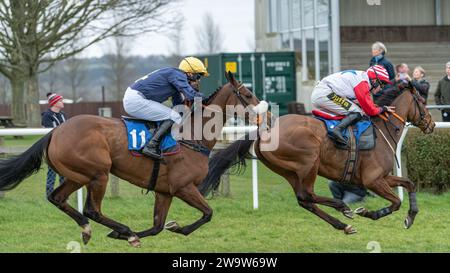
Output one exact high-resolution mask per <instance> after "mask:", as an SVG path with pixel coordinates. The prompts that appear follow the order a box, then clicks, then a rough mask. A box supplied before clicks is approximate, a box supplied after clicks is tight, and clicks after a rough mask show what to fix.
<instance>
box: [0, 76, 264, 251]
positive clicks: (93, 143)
mask: <svg viewBox="0 0 450 273" xmlns="http://www.w3.org/2000/svg"><path fill="white" fill-rule="evenodd" d="M226 76H227V79H228V83H227V84H225V85H224V86H223V87H221V88H220V89H218V90H217V91H216V92H215V93H214V94H212V95H211V96H210V97H209V98H208V99H206V100H205V101H204V104H206V106H204V109H203V111H209V110H211V109H212V108H210V107H208V105H210V106H211V107H212V105H215V107H216V108H214V109H218V108H217V106H218V107H220V109H221V110H222V112H220V111H219V114H220V115H221V118H222V114H223V117H225V113H226V107H227V106H236V105H243V106H244V107H246V106H249V105H250V108H251V107H252V105H257V104H258V103H259V100H258V99H257V98H256V97H255V96H254V95H253V94H252V93H251V92H250V91H249V90H248V89H247V88H246V87H245V86H244V85H243V84H240V83H239V82H238V81H237V80H236V79H235V78H234V76H233V75H232V74H231V73H228V74H227V75H226ZM211 111H213V110H211ZM213 112H214V111H213ZM216 112H217V111H216ZM192 113H193V112H192ZM192 113H191V114H192ZM211 114H212V113H210V114H209V115H204V116H203V118H202V127H203V125H205V123H206V122H207V121H208V120H210V119H211V118H208V117H205V116H213V115H211ZM216 114H217V113H216ZM192 115H193V114H192ZM246 117H248V115H247V116H246ZM190 120H191V122H192V125H191V126H192V128H194V127H193V122H194V118H191V119H190ZM224 122H225V119H224ZM221 125H223V123H222V124H221ZM221 129H222V128H215V132H216V133H215V134H216V136H219V135H220V133H221ZM197 142H198V144H201V145H202V146H204V147H206V148H208V149H209V150H211V149H212V148H213V146H214V144H215V142H216V138H215V139H213V140H205V139H204V140H199V141H197ZM127 147H128V140H127V134H126V130H125V126H124V123H123V122H122V121H121V120H120V119H114V118H103V117H98V116H91V115H80V116H76V117H74V118H72V119H69V120H68V121H67V122H65V123H64V124H62V125H61V126H60V127H57V128H56V129H54V130H53V131H52V132H50V133H49V134H47V135H46V136H44V137H43V138H42V139H40V140H39V141H38V142H37V143H35V144H34V145H33V146H32V147H31V148H30V149H29V150H27V151H26V152H24V153H23V154H22V155H20V156H18V157H16V158H12V159H9V160H3V161H0V190H9V189H12V188H14V187H15V186H17V185H18V184H19V183H20V182H21V181H23V179H25V178H26V177H28V176H30V175H31V174H33V173H34V172H37V171H38V170H39V168H40V166H41V163H42V159H43V158H45V159H46V161H47V162H48V164H49V166H51V167H52V168H53V169H54V170H55V171H56V172H57V173H58V174H60V175H62V176H64V177H65V180H64V183H63V184H62V185H61V186H60V187H58V188H57V189H55V190H54V191H53V193H52V194H51V195H50V196H49V201H50V202H51V203H53V204H54V205H55V206H57V207H58V208H59V209H60V210H62V211H63V212H65V213H66V214H67V215H69V216H70V217H71V218H72V219H74V220H75V221H76V222H77V224H78V225H79V226H81V228H82V237H83V242H84V243H85V244H86V243H87V242H88V241H89V239H90V238H91V228H90V226H89V222H88V218H89V219H91V220H93V221H95V222H98V223H100V224H102V225H104V226H106V227H109V228H111V229H112V230H113V231H112V232H111V233H110V234H109V236H110V237H113V238H117V239H124V240H128V242H129V243H130V244H131V245H132V246H139V245H140V242H139V238H143V237H146V236H152V235H156V234H158V233H159V232H161V231H162V230H163V229H164V226H165V220H166V216H167V213H168V210H169V207H170V204H171V202H172V198H173V197H174V196H175V197H178V198H180V199H181V200H183V201H185V202H186V203H187V204H189V205H190V206H192V207H194V208H196V209H198V210H200V211H201V212H202V213H203V216H202V217H201V218H200V219H199V220H197V221H196V222H194V223H193V224H191V225H188V226H185V227H180V226H178V225H177V224H176V222H172V223H171V224H170V226H168V227H167V226H166V228H168V229H169V230H170V231H173V232H176V233H181V234H184V235H188V234H190V233H191V232H193V231H194V230H196V229H197V228H199V227H200V226H201V225H203V224H205V223H207V222H209V221H210V220H211V217H212V209H211V208H210V207H209V205H208V204H207V202H206V201H205V199H204V197H203V196H202V195H201V193H200V192H199V190H198V189H197V185H198V184H200V183H201V182H202V181H203V179H204V178H205V177H206V175H207V173H208V157H207V156H205V155H204V154H202V153H200V152H197V151H194V150H192V149H189V148H187V147H185V146H181V152H180V153H179V154H177V155H172V156H168V157H165V163H166V164H162V165H161V169H160V172H159V176H158V179H157V181H156V187H155V190H154V191H155V193H156V194H155V195H156V200H155V204H154V218H153V227H152V228H150V229H148V230H145V231H142V232H137V233H135V232H133V231H132V230H131V229H130V228H129V227H128V226H126V225H123V224H121V223H119V222H116V221H114V220H112V219H110V218H108V217H107V216H105V215H103V214H102V212H101V204H102V200H103V197H104V195H105V191H106V186H107V183H108V174H109V173H112V174H114V175H116V176H118V177H120V178H122V179H124V180H126V181H129V182H130V183H132V184H134V185H136V186H138V187H141V188H143V189H147V187H148V185H149V180H150V176H151V173H152V166H153V161H152V160H151V159H149V158H147V157H134V156H132V155H131V153H130V152H129V151H128V149H127ZM44 153H46V156H44ZM83 186H85V187H86V188H87V198H86V204H85V207H84V211H83V214H81V213H79V212H78V211H77V210H75V209H74V208H73V207H71V206H70V205H69V204H68V203H67V199H68V197H69V196H70V195H71V194H72V193H73V192H75V191H76V190H78V189H80V188H82V187H83Z"/></svg>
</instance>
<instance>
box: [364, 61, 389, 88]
mask: <svg viewBox="0 0 450 273" xmlns="http://www.w3.org/2000/svg"><path fill="white" fill-rule="evenodd" d="M366 72H367V76H369V79H371V80H379V81H381V82H384V83H388V84H392V82H391V80H389V73H388V72H387V70H386V68H384V67H382V66H381V65H374V66H371V67H369V69H367V71H366Z"/></svg>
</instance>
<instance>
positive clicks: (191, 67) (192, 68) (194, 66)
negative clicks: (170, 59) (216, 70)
mask: <svg viewBox="0 0 450 273" xmlns="http://www.w3.org/2000/svg"><path fill="white" fill-rule="evenodd" d="M178 68H179V69H180V70H183V71H184V72H186V73H197V74H202V75H203V76H205V77H208V76H209V73H208V71H207V70H206V67H205V65H204V64H203V62H202V61H200V60H199V59H197V58H195V57H186V58H184V59H183V60H181V62H180V65H179V66H178Z"/></svg>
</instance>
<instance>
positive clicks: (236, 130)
mask: <svg viewBox="0 0 450 273" xmlns="http://www.w3.org/2000/svg"><path fill="white" fill-rule="evenodd" d="M427 108H428V109H442V108H450V105H445V106H443V105H430V106H427ZM411 127H414V126H412V125H411V124H407V125H406V126H405V128H404V130H403V132H402V135H401V137H400V140H399V142H398V145H397V150H396V156H397V158H398V161H399V164H398V165H397V166H396V175H397V176H402V164H401V150H402V146H403V141H404V140H405V137H406V134H407V133H408V131H409V128H411ZM435 128H448V129H450V122H436V127H435ZM257 129H258V128H257V126H233V127H231V126H230V127H223V129H222V136H226V137H228V136H236V134H237V135H243V134H246V133H249V132H253V131H255V130H257ZM51 130H53V128H17V129H15V128H8V129H0V136H30V135H46V134H47V133H49V132H50V131H51ZM236 139H238V138H236ZM252 154H254V152H253V153H252ZM252 189H253V209H258V206H259V202H258V165H257V158H256V157H253V159H252ZM398 194H399V197H400V199H401V200H403V188H401V187H398ZM77 196H78V198H77V200H78V210H79V211H80V212H82V211H83V190H82V189H79V190H78V191H77Z"/></svg>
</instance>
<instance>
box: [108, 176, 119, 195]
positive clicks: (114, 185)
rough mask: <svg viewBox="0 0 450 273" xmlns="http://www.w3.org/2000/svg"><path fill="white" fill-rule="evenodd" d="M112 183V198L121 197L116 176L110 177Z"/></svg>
mask: <svg viewBox="0 0 450 273" xmlns="http://www.w3.org/2000/svg"><path fill="white" fill-rule="evenodd" d="M109 181H110V182H111V197H119V178H118V177H117V176H115V175H112V174H110V175H109Z"/></svg>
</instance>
